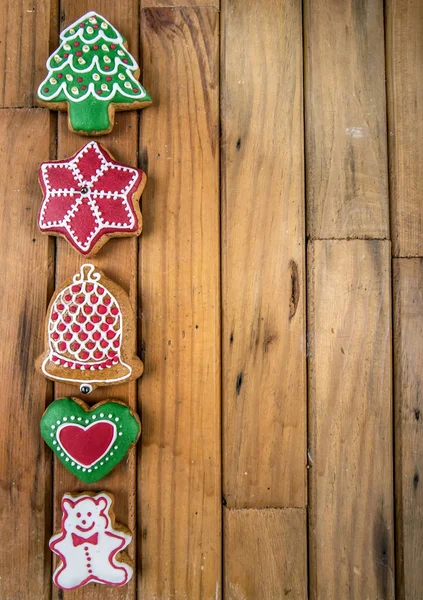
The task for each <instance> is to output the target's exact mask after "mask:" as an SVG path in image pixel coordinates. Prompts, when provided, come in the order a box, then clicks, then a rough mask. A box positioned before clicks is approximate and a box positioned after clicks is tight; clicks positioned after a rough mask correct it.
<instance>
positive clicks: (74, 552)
mask: <svg viewBox="0 0 423 600" xmlns="http://www.w3.org/2000/svg"><path fill="white" fill-rule="evenodd" d="M131 541H132V534H131V532H130V531H129V529H128V528H127V527H125V526H124V525H121V524H119V523H115V518H114V513H113V496H112V495H111V494H109V493H106V492H100V493H99V494H91V493H90V492H84V493H83V494H77V495H75V496H74V495H72V494H65V495H64V496H63V499H62V524H61V529H60V531H59V532H58V533H56V534H55V535H53V537H52V538H50V543H49V546H50V549H51V550H52V551H53V552H54V553H55V554H57V555H58V556H59V558H60V564H59V566H58V567H57V569H56V570H55V572H54V574H53V582H54V583H55V584H56V585H57V587H60V588H62V589H64V590H74V589H76V588H79V587H83V586H84V585H87V583H105V584H109V585H114V586H122V585H125V583H128V581H129V580H130V579H131V577H132V574H133V568H132V564H131V561H130V559H129V557H128V556H127V554H126V553H122V550H124V549H125V548H126V547H127V546H128V545H129V544H130V543H131Z"/></svg>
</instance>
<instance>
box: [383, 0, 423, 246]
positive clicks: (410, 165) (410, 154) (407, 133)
mask: <svg viewBox="0 0 423 600" xmlns="http://www.w3.org/2000/svg"><path fill="white" fill-rule="evenodd" d="M386 14H387V30H386V48H387V56H386V59H387V73H386V75H387V80H388V119H389V120H388V123H389V157H390V184H391V197H392V201H391V217H392V243H393V254H394V256H422V255H423V203H422V201H421V191H422V189H423V170H422V168H421V165H422V163H423V146H422V139H423V120H422V119H421V115H422V114H423V78H422V73H423V3H422V2H420V0H387V2H386Z"/></svg>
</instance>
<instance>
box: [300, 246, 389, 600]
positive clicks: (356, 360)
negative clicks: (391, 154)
mask: <svg viewBox="0 0 423 600" xmlns="http://www.w3.org/2000/svg"><path fill="white" fill-rule="evenodd" d="M308 269H309V273H308V275H309V278H310V279H309V310H308V326H309V340H310V347H309V432H310V439H309V447H310V455H309V463H310V513H309V519H310V590H311V598H325V600H338V599H339V598H351V599H352V598H354V599H357V600H361V599H362V598H366V597H368V598H393V597H394V545H393V533H394V532H393V527H394V521H393V490H392V488H393V473H392V460H393V455H392V452H393V448H392V418H391V413H392V398H391V396H392V390H391V381H392V367H391V307H390V290H391V281H390V243H389V242H383V241H360V240H358V241H316V242H314V243H312V244H311V245H310V248H309V255H308Z"/></svg>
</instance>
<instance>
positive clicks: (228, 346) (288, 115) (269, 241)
mask: <svg viewBox="0 0 423 600" xmlns="http://www.w3.org/2000/svg"><path fill="white" fill-rule="evenodd" d="M222 15H223V23H224V31H223V36H222V37H223V41H222V82H223V85H222V125H223V135H222V228H223V233H222V255H223V259H222V268H223V272H222V302H223V343H222V348H223V364H222V373H223V385H222V390H223V403H222V406H223V431H222V433H223V457H224V465H223V473H224V475H223V477H224V480H223V481H224V483H223V494H224V496H225V499H226V502H227V505H228V507H240V508H242V507H255V508H257V507H266V506H296V507H298V506H304V505H305V503H306V485H305V479H306V469H305V465H306V458H305V455H306V452H305V436H306V371H305V315H304V313H305V290H304V228H305V226H304V189H303V180H304V174H303V160H304V159H303V115H302V34H301V28H302V20H301V5H300V3H299V2H297V1H296V0H283V1H282V2H281V1H279V0H265V1H263V2H260V3H256V2H253V1H251V0H249V1H244V0H225V2H224V3H223V12H222ZM240 40H248V43H246V44H240Z"/></svg>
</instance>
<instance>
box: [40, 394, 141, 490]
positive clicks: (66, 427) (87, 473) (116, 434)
mask: <svg viewBox="0 0 423 600" xmlns="http://www.w3.org/2000/svg"><path fill="white" fill-rule="evenodd" d="M40 429H41V435H42V436H43V438H44V441H45V442H46V443H47V444H48V446H50V448H51V449H52V450H53V452H54V453H55V454H56V456H57V458H58V459H59V460H60V462H61V463H62V464H63V465H64V466H65V467H66V468H67V469H68V470H69V471H70V472H71V473H72V474H73V475H75V476H76V477H78V478H79V479H81V480H82V481H85V482H86V483H93V482H95V481H98V480H99V479H101V478H102V477H104V476H105V475H107V473H109V472H110V471H111V470H112V469H113V468H114V467H115V466H116V465H117V464H118V463H119V462H120V461H121V460H122V459H123V458H124V457H125V456H126V454H127V453H128V450H129V448H130V447H131V446H132V445H133V444H136V442H137V440H138V438H139V436H140V432H141V424H140V420H139V418H138V415H137V414H136V413H134V412H133V411H132V410H131V409H130V408H129V407H128V406H127V405H126V404H123V403H122V402H112V401H110V400H105V401H104V402H99V403H98V404H96V405H95V406H91V407H89V406H88V405H87V404H85V402H83V401H82V400H79V399H78V398H60V400H55V401H54V402H52V403H51V404H50V406H49V407H48V409H47V410H46V411H45V413H44V415H43V416H42V418H41V423H40Z"/></svg>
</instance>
